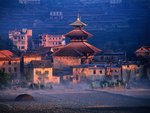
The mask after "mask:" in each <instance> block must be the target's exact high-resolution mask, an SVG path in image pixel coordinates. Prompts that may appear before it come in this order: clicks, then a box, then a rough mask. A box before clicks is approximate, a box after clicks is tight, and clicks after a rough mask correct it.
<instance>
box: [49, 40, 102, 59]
mask: <svg viewBox="0 0 150 113" xmlns="http://www.w3.org/2000/svg"><path fill="white" fill-rule="evenodd" d="M100 51H101V50H99V49H98V48H96V47H94V46H92V45H90V44H88V43H87V42H70V43H69V44H68V45H66V46H65V47H63V48H61V49H59V50H58V51H56V52H55V53H53V54H52V55H53V56H72V57H82V56H85V55H87V53H89V54H92V55H94V54H95V53H97V52H100Z"/></svg>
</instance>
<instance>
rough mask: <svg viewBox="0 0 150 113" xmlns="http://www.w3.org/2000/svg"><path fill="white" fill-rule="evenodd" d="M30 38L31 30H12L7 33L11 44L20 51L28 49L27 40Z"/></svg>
mask: <svg viewBox="0 0 150 113" xmlns="http://www.w3.org/2000/svg"><path fill="white" fill-rule="evenodd" d="M31 36H32V30H30V29H22V30H12V31H9V39H10V40H12V42H13V44H14V45H15V46H17V48H18V49H19V50H20V51H26V50H27V49H28V38H29V37H31Z"/></svg>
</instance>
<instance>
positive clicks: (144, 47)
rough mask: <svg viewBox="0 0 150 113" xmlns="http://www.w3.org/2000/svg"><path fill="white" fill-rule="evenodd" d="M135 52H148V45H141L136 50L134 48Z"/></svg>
mask: <svg viewBox="0 0 150 113" xmlns="http://www.w3.org/2000/svg"><path fill="white" fill-rule="evenodd" d="M136 52H137V53H138V52H150V46H142V47H141V48H139V49H138V50H136Z"/></svg>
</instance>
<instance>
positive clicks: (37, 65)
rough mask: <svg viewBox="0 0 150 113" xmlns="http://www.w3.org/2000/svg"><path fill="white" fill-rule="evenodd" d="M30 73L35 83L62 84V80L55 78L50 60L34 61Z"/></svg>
mask: <svg viewBox="0 0 150 113" xmlns="http://www.w3.org/2000/svg"><path fill="white" fill-rule="evenodd" d="M30 71H31V80H32V82H33V83H36V84H43V85H47V84H49V83H52V84H59V83H60V78H59V77H55V76H53V68H52V64H51V62H50V61H48V60H41V61H32V62H31V63H30Z"/></svg>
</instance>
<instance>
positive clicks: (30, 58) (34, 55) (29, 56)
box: [23, 53, 42, 65]
mask: <svg viewBox="0 0 150 113" xmlns="http://www.w3.org/2000/svg"><path fill="white" fill-rule="evenodd" d="M33 60H37V61H39V60H42V57H41V55H39V54H38V53H25V54H24V55H23V62H24V65H27V64H29V63H30V62H31V61H33Z"/></svg>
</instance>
